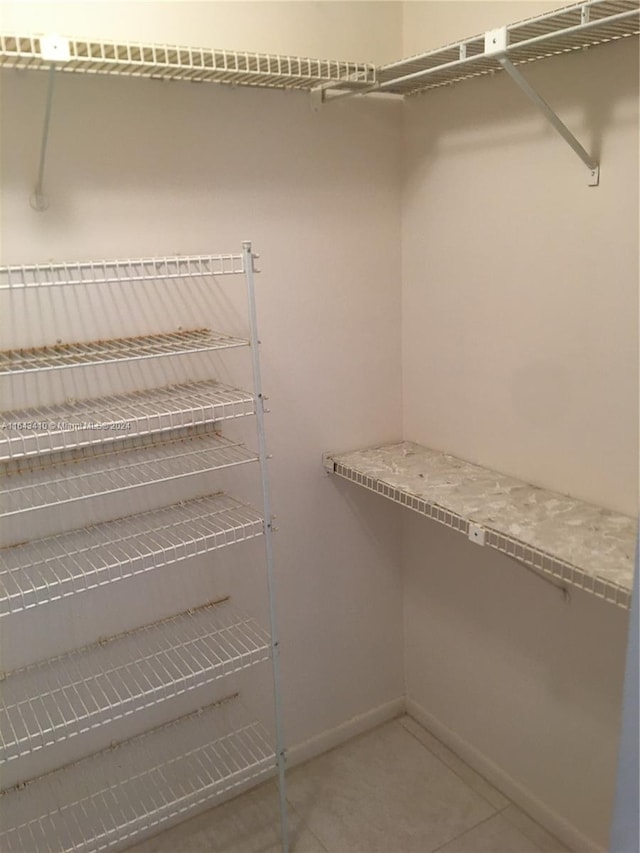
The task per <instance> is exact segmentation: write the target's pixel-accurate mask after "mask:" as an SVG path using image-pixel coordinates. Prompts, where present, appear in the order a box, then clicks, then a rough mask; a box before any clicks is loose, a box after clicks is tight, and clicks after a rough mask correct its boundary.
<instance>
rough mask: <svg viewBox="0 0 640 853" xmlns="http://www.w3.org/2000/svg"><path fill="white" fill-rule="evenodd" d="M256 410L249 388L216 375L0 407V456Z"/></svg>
mask: <svg viewBox="0 0 640 853" xmlns="http://www.w3.org/2000/svg"><path fill="white" fill-rule="evenodd" d="M105 413H108V414H105ZM253 414H255V402H254V398H253V395H252V394H251V393H249V392H248V391H242V390H240V389H238V388H231V387H229V386H227V385H223V384H221V383H219V382H215V381H212V380H211V381H205V382H191V383H186V384H183V385H170V386H166V387H164V388H154V389H151V390H148V391H135V392H132V393H128V394H113V395H110V396H107V397H100V398H97V399H87V400H74V401H69V402H66V403H63V404H61V405H57V406H41V407H39V408H31V409H21V410H15V411H7V412H0V462H6V461H9V460H12V459H13V460H15V459H22V458H25V457H31V456H42V455H43V454H46V453H55V452H59V451H66V450H70V449H74V448H79V447H87V446H90V445H101V446H102V445H104V444H109V443H113V442H117V441H118V440H121V439H122V438H125V437H126V438H131V437H133V436H141V435H154V434H157V433H160V432H163V431H164V430H174V429H178V428H181V427H188V426H195V425H197V424H213V423H216V422H217V421H222V420H228V419H234V418H239V417H244V416H247V415H253Z"/></svg>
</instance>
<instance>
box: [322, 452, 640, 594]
mask: <svg viewBox="0 0 640 853" xmlns="http://www.w3.org/2000/svg"><path fill="white" fill-rule="evenodd" d="M324 466H325V469H326V470H327V471H328V472H329V473H331V474H335V475H337V476H338V477H342V478H344V479H345V480H350V481H351V482H353V483H356V484H357V485H358V486H362V487H363V488H365V489H368V490H369V491H372V492H375V493H376V494H379V495H381V496H382V497H384V498H386V499H387V500H390V501H393V502H394V503H397V504H400V505H401V506H404V507H407V509H410V510H413V511H414V512H417V513H419V514H420V515H422V516H425V517H426V518H430V519H432V520H434V521H437V522H438V523H439V524H443V525H445V526H446V527H449V528H451V529H452V530H455V531H457V532H458V533H462V534H463V535H465V536H467V537H468V538H469V539H470V540H471V541H472V542H475V543H476V544H478V545H485V546H487V547H489V548H493V549H495V550H496V551H501V552H502V553H503V554H506V555H507V556H509V557H511V558H512V559H513V560H514V561H515V562H516V563H518V564H520V565H521V566H523V567H524V568H527V569H530V570H532V571H533V572H535V573H536V574H538V575H539V576H541V577H543V578H548V579H549V580H550V581H551V582H552V583H554V584H555V585H559V586H560V587H561V589H562V590H563V591H564V592H565V596H566V597H567V600H568V589H567V587H575V588H577V589H581V590H584V591H586V592H588V593H590V594H592V595H595V596H597V597H598V598H601V599H604V600H605V601H608V602H610V603H612V604H615V605H618V606H619V607H622V608H625V609H628V608H629V605H630V596H631V586H632V583H633V556H634V550H635V541H636V533H637V521H636V519H633V518H630V517H628V516H625V515H622V514H620V513H615V512H612V511H611V510H607V509H603V508H601V507H597V506H594V505H592V504H588V503H586V502H584V501H579V500H577V499H575V498H571V497H568V496H567V495H562V494H559V493H557V492H552V491H550V490H548V489H542V488H539V487H537V486H532V485H530V484H528V483H525V482H523V481H521V480H517V479H516V478H514V477H509V476H507V475H505V474H500V473H498V472H497V471H491V470H489V469H488V468H483V467H481V466H479V465H474V464H472V463H470V462H467V461H465V460H463V459H458V458H456V457H454V456H451V455H449V454H447V453H442V452H440V451H436V450H431V449H429V448H426V447H423V446H422V445H419V444H416V443H415V442H409V441H403V442H397V443H393V444H386V445H380V446H378V447H372V448H366V449H363V450H355V451H353V452H350V453H327V454H325V457H324Z"/></svg>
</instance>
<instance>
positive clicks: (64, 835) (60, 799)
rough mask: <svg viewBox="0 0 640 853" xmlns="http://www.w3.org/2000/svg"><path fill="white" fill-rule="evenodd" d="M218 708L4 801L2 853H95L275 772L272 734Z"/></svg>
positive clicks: (228, 707)
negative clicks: (269, 734) (270, 735)
mask: <svg viewBox="0 0 640 853" xmlns="http://www.w3.org/2000/svg"><path fill="white" fill-rule="evenodd" d="M235 705H236V702H228V703H224V704H223V705H216V706H210V707H209V708H206V709H203V711H202V712H198V713H195V714H192V715H189V716H187V717H183V718H181V719H179V720H176V721H175V722H173V723H169V724H167V725H164V726H161V727H158V728H157V729H154V730H152V731H151V732H149V733H147V734H144V735H139V736H138V737H135V738H132V739H130V740H128V741H125V742H124V743H122V744H120V745H118V746H116V747H115V748H112V749H107V750H104V751H103V752H100V753H97V754H95V755H93V756H90V757H89V758H86V759H83V760H82V761H79V762H77V763H75V764H71V765H68V766H67V767H64V768H62V769H60V770H57V771H55V772H53V773H49V774H47V775H46V776H42V777H40V778H39V779H37V780H34V781H32V782H30V783H28V784H27V785H25V786H24V787H23V788H14V789H11V790H10V791H7V792H5V793H4V794H3V795H1V796H0V827H1V828H2V835H0V847H1V849H2V851H3V853H26V851H30V853H31V851H36V850H37V851H38V853H63V851H64V853H96V851H102V850H114V849H119V848H121V846H125V843H126V842H128V843H129V844H131V843H132V842H133V840H134V839H135V837H136V836H137V835H139V834H140V833H142V832H145V831H148V830H150V829H154V828H155V827H161V826H162V825H163V823H165V822H166V821H168V820H171V819H173V818H176V817H179V816H185V817H186V816H187V815H188V814H189V812H190V811H192V810H193V809H195V808H197V807H198V806H201V805H202V804H205V803H206V804H211V805H213V804H215V802H216V801H217V800H218V799H219V798H220V797H221V796H222V795H224V794H226V793H227V792H229V791H232V790H233V789H234V788H237V787H238V786H240V785H243V784H244V783H247V782H249V781H251V780H258V779H260V778H264V777H265V776H266V775H269V774H270V773H272V772H273V769H274V767H275V755H274V751H273V748H272V746H271V745H270V743H269V739H268V735H267V733H266V731H265V730H264V728H263V727H262V726H261V725H260V724H259V723H256V722H251V721H247V720H246V717H244V718H243V716H241V715H240V714H239V713H238V712H237V711H236V710H235V708H234V707H233V706H235Z"/></svg>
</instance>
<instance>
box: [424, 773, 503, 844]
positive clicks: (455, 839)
mask: <svg viewBox="0 0 640 853" xmlns="http://www.w3.org/2000/svg"><path fill="white" fill-rule="evenodd" d="M436 757H437V756H436ZM496 814H499V812H496ZM496 814H490V815H487V817H485V818H483V819H482V820H479V821H478V823H476V824H474V825H473V826H470V827H468V829H465V830H464V832H460V833H459V834H458V835H454V836H452V837H451V838H449V839H448V841H445V842H444V844H439V845H438V846H437V847H435V848H434V849H433V850H430V851H429V853H438V850H442V849H443V848H444V847H446V846H447V844H451V842H452V841H457V840H458V838H463V837H464V836H465V835H466V834H467V833H468V832H474V831H475V830H476V829H477V828H478V827H479V826H482V824H483V823H487V821H489V820H493V818H494V817H495V816H496Z"/></svg>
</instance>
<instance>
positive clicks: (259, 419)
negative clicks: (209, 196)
mask: <svg viewBox="0 0 640 853" xmlns="http://www.w3.org/2000/svg"><path fill="white" fill-rule="evenodd" d="M242 255H243V268H244V275H245V280H246V283H247V300H248V304H249V324H250V340H251V360H252V368H253V386H254V390H255V396H256V406H255V408H256V423H257V429H258V456H259V459H260V471H261V477H262V499H263V506H264V543H265V554H266V563H267V585H268V590H269V618H270V622H271V624H270V629H271V631H270V633H271V663H272V672H273V692H274V707H275V735H276V761H277V766H278V789H279V796H280V823H281V828H282V851H283V853H289V825H288V820H287V792H286V787H285V786H286V782H285V760H286V757H285V748H284V737H283V731H282V699H281V693H280V643H279V640H278V628H277V625H278V623H277V621H276V604H275V580H274V576H273V516H272V514H271V498H270V492H269V471H268V456H267V447H266V438H265V429H264V414H265V408H264V401H265V398H264V395H263V393H262V377H261V373H260V353H259V349H258V348H259V345H260V341H259V339H258V321H257V313H256V299H255V283H254V258H255V257H257V256H256V255H254V254H253V252H252V250H251V243H250V242H249V241H244V242H243V243H242Z"/></svg>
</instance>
